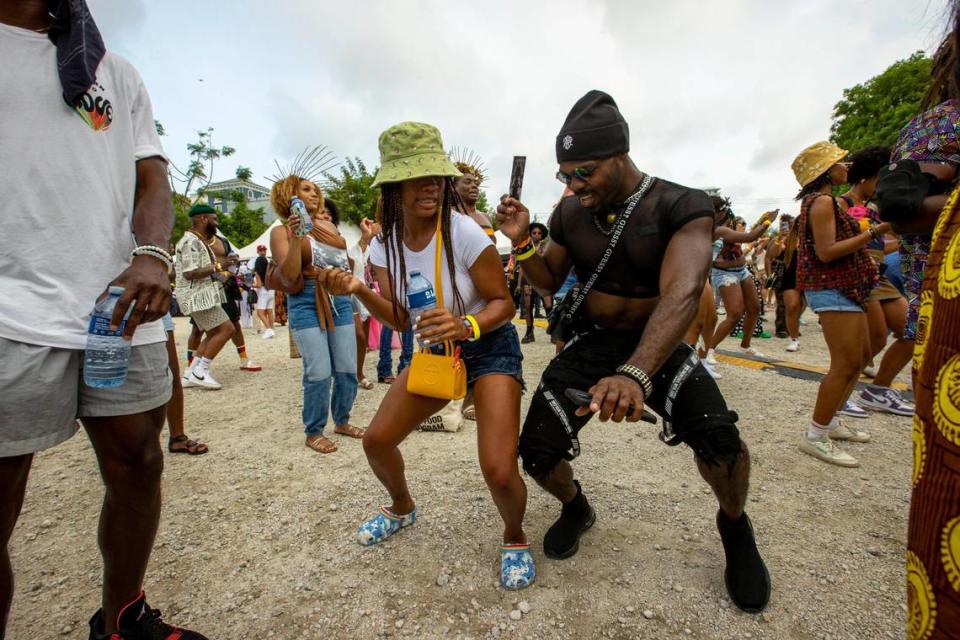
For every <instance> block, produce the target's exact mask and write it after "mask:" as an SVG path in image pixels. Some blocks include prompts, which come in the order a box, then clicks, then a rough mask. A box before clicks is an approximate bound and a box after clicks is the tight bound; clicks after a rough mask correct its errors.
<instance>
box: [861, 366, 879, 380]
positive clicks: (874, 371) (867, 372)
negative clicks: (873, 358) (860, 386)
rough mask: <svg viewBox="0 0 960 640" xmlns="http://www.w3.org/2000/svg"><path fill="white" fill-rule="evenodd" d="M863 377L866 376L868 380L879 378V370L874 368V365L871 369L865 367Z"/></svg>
mask: <svg viewBox="0 0 960 640" xmlns="http://www.w3.org/2000/svg"><path fill="white" fill-rule="evenodd" d="M863 375H865V376H866V377H868V378H876V377H877V368H876V367H874V366H872V365H871V366H869V367H864V368H863Z"/></svg>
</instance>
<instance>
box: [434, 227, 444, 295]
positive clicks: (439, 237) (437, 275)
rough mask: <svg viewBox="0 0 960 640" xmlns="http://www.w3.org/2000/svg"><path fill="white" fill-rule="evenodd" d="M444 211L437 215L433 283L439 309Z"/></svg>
mask: <svg viewBox="0 0 960 640" xmlns="http://www.w3.org/2000/svg"><path fill="white" fill-rule="evenodd" d="M442 211H443V209H442V208H441V213H438V214H437V257H436V259H435V260H434V272H433V281H434V282H435V283H436V285H437V294H436V295H437V308H438V309H439V308H440V307H442V306H443V280H442V279H441V276H442V274H443V233H442V232H441V228H440V224H441V223H442V222H443V213H442Z"/></svg>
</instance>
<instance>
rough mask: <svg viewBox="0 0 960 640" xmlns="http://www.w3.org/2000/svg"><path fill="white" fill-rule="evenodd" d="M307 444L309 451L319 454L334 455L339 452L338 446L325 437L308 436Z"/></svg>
mask: <svg viewBox="0 0 960 640" xmlns="http://www.w3.org/2000/svg"><path fill="white" fill-rule="evenodd" d="M306 444H307V448H308V449H313V450H314V451H316V452H318V453H333V452H334V451H336V450H337V445H336V444H334V443H333V442H332V441H331V440H330V439H329V438H327V437H326V436H323V435H319V436H307V442H306Z"/></svg>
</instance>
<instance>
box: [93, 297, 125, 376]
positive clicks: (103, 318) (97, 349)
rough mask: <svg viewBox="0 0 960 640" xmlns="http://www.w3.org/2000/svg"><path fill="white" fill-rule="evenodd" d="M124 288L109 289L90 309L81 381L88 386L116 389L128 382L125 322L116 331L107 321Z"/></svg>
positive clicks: (111, 315)
mask: <svg viewBox="0 0 960 640" xmlns="http://www.w3.org/2000/svg"><path fill="white" fill-rule="evenodd" d="M122 293H123V287H110V292H109V295H107V297H106V298H104V299H103V300H101V301H100V302H98V303H97V304H96V306H95V307H94V308H93V314H91V316H90V326H89V327H88V328H87V350H86V351H85V352H84V356H83V381H84V382H85V383H86V384H87V386H90V387H98V388H106V387H119V386H120V385H122V384H123V383H124V382H126V381H127V366H128V365H129V363H130V342H129V341H128V340H124V339H123V329H124V327H125V326H126V324H127V321H126V319H123V320H122V321H121V322H120V326H119V327H117V330H116V331H111V330H110V319H111V318H112V317H113V309H114V307H116V306H117V300H119V299H120V295H121V294H122Z"/></svg>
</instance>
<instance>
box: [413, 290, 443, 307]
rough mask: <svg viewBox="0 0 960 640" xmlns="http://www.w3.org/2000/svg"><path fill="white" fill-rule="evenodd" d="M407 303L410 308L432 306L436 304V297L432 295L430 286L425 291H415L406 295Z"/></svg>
mask: <svg viewBox="0 0 960 640" xmlns="http://www.w3.org/2000/svg"><path fill="white" fill-rule="evenodd" d="M407 304H408V305H410V306H409V308H410V309H420V308H422V307H433V306H436V304H437V297H436V296H435V295H434V293H433V289H432V288H430V289H427V290H426V291H417V292H415V293H411V294H410V295H408V296H407Z"/></svg>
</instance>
